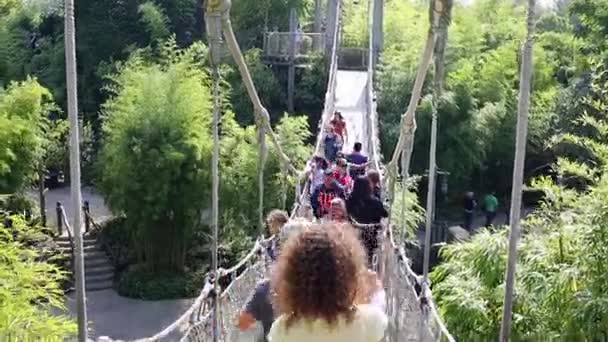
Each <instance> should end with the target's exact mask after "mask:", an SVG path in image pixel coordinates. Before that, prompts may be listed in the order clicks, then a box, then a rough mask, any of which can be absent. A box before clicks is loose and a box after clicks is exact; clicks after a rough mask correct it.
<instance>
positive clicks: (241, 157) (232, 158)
mask: <svg viewBox="0 0 608 342" xmlns="http://www.w3.org/2000/svg"><path fill="white" fill-rule="evenodd" d="M275 132H276V133H277V135H278V137H279V141H280V144H281V146H282V148H283V150H284V152H285V153H286V154H287V156H288V157H289V158H290V160H291V162H292V163H293V164H294V166H295V167H296V168H298V169H301V168H303V167H304V165H305V162H306V160H307V159H308V158H309V157H310V153H311V149H310V146H308V145H306V141H307V140H308V139H309V137H310V133H309V128H308V124H307V122H306V118H305V117H303V116H295V117H289V116H287V115H285V116H284V117H283V118H282V119H281V120H280V121H279V123H278V125H277V126H276V127H275ZM267 140H268V139H267ZM266 146H267V147H268V150H269V156H268V160H267V161H266V166H265V171H264V176H265V180H264V184H265V185H264V187H265V189H264V190H265V191H264V201H265V203H264V204H265V209H266V210H265V212H267V211H269V210H270V209H272V208H283V207H284V206H286V205H288V203H282V197H285V198H286V199H289V200H291V199H292V198H293V188H294V186H295V182H296V179H294V178H293V177H292V176H289V177H286V175H287V173H286V170H284V169H283V168H282V167H281V164H280V161H279V158H278V156H277V155H276V152H275V149H274V147H272V146H271V144H270V141H269V140H268V141H267V142H266ZM258 151H259V147H258V142H257V139H256V129H255V126H247V127H240V126H239V125H238V124H237V123H236V121H234V119H233V116H232V115H231V114H230V113H226V114H224V117H223V118H222V143H221V158H220V164H221V166H220V167H221V171H220V172H221V174H222V177H221V184H220V207H221V208H224V209H223V210H225V213H230V214H231V215H223V217H224V219H226V218H227V216H231V218H230V221H229V222H231V224H230V226H232V225H236V226H241V227H242V228H241V229H244V230H245V231H246V232H247V233H248V235H255V233H256V232H257V228H255V226H256V224H257V217H258V216H257V212H258V207H257V205H252V203H257V201H256V199H257V198H258V182H257V173H256V171H255V170H256V169H257V163H258ZM226 223H228V222H226Z"/></svg>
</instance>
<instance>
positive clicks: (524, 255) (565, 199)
mask: <svg viewBox="0 0 608 342" xmlns="http://www.w3.org/2000/svg"><path fill="white" fill-rule="evenodd" d="M595 85H596V86H597V87H598V89H600V88H605V87H606V86H607V85H608V81H606V80H603V81H602V82H598V83H596V84H595ZM591 100H593V102H592V101H591ZM606 100H607V99H606V98H602V97H600V98H589V103H593V106H594V107H595V109H596V110H604V111H605V108H606ZM572 125H573V126H578V127H577V128H578V129H581V128H586V129H588V131H587V132H588V134H587V135H585V136H581V135H579V136H575V135H572V134H563V135H561V136H559V137H556V138H555V139H554V144H562V143H567V144H570V145H576V146H578V147H579V148H581V149H583V150H585V151H586V152H587V153H590V154H592V155H593V156H594V157H593V158H591V159H587V160H586V162H585V163H581V162H578V161H576V157H577V156H578V154H575V155H573V156H572V157H574V158H573V159H558V162H557V165H556V166H555V169H556V170H557V171H558V173H559V175H562V176H563V177H564V176H565V178H566V179H568V180H570V181H571V182H572V181H573V180H579V181H581V182H583V183H585V184H588V186H587V187H586V188H585V189H584V190H583V191H579V190H577V189H576V187H575V186H572V187H568V186H567V185H566V184H568V182H565V183H564V184H561V185H560V184H554V182H553V181H552V180H551V179H550V178H549V177H540V178H539V179H537V180H535V181H534V182H533V183H532V187H533V188H535V189H538V190H540V191H542V193H543V194H544V199H543V202H542V205H541V206H540V208H539V209H538V210H537V211H536V212H535V213H533V214H532V215H531V216H530V217H528V218H526V220H525V221H524V222H523V225H522V232H523V234H522V236H521V239H520V241H519V247H518V260H517V272H516V275H515V276H516V281H515V290H514V295H513V301H514V307H513V328H512V338H513V339H514V340H516V341H528V340H529V341H533V340H534V341H537V340H564V341H601V340H605V337H606V336H607V335H608V304H607V303H608V289H607V288H606V284H607V281H608V278H607V274H608V272H607V271H608V270H607V268H606V265H607V264H608V252H607V248H606V246H608V234H607V233H606V227H608V207H607V206H606V198H608V167H607V165H608V145H606V141H607V139H608V123H607V122H606V120H605V117H604V118H603V119H597V118H593V117H591V116H589V115H584V116H583V118H582V119H580V120H577V121H576V122H575V123H573V124H572ZM572 183H574V184H576V182H572ZM507 235H508V234H507V230H488V229H482V230H481V231H479V232H478V233H477V234H475V235H474V236H473V237H472V239H471V241H469V242H465V243H457V244H453V245H448V246H446V247H445V248H443V250H442V251H441V254H442V256H443V257H444V259H445V262H444V263H443V264H441V265H439V266H438V267H437V268H435V270H434V271H433V272H432V274H431V277H432V279H433V283H434V288H433V291H434V295H435V298H436V301H437V304H438V307H439V310H440V312H441V314H442V316H443V317H444V319H445V322H446V323H447V325H448V328H449V329H450V331H451V332H452V333H454V335H455V337H456V338H458V339H460V340H467V341H469V340H470V341H490V340H495V339H497V338H498V334H499V330H500V322H501V319H502V309H503V297H504V275H505V267H506V260H507V246H508V238H507Z"/></svg>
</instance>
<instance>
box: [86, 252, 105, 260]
mask: <svg viewBox="0 0 608 342" xmlns="http://www.w3.org/2000/svg"><path fill="white" fill-rule="evenodd" d="M84 258H85V260H89V259H90V260H93V259H106V260H108V256H107V255H106V253H105V252H104V251H102V250H91V251H88V252H84Z"/></svg>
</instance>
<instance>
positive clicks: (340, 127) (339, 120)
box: [329, 111, 348, 142]
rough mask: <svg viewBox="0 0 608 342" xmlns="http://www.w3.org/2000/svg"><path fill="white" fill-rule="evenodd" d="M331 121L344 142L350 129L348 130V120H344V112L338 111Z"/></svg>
mask: <svg viewBox="0 0 608 342" xmlns="http://www.w3.org/2000/svg"><path fill="white" fill-rule="evenodd" d="M329 123H330V124H331V125H332V126H333V127H334V129H335V130H336V134H337V135H339V136H340V138H341V139H342V142H345V141H346V138H348V131H347V130H346V121H344V117H343V116H342V113H340V112H338V111H336V112H335V113H334V117H333V118H332V119H331V121H330V122H329Z"/></svg>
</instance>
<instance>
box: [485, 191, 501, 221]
mask: <svg viewBox="0 0 608 342" xmlns="http://www.w3.org/2000/svg"><path fill="white" fill-rule="evenodd" d="M497 209H498V199H497V198H496V195H495V193H494V192H491V193H489V194H487V195H486V197H484V198H483V211H484V212H485V214H486V227H489V226H491V225H492V222H494V219H495V218H496V210H497Z"/></svg>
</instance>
